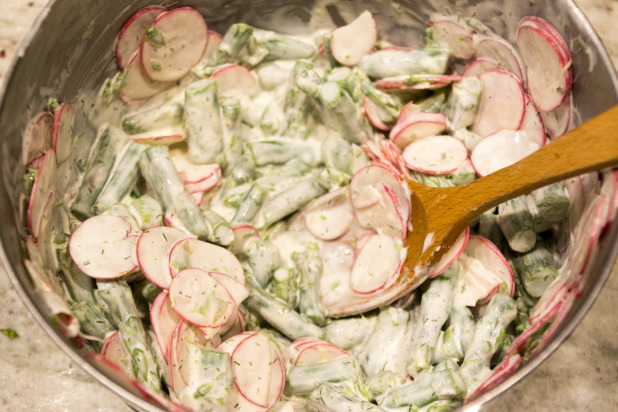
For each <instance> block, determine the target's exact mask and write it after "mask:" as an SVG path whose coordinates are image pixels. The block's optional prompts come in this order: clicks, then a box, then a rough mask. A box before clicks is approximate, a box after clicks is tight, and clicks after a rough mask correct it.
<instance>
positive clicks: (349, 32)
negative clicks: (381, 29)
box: [331, 10, 378, 66]
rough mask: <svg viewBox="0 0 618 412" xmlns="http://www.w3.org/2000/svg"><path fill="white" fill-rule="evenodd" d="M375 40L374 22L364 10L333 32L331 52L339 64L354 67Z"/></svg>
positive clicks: (376, 31)
mask: <svg viewBox="0 0 618 412" xmlns="http://www.w3.org/2000/svg"><path fill="white" fill-rule="evenodd" d="M377 39H378V30H377V29H376V22H375V20H374V19H373V16H372V15H371V13H370V12H369V11H367V10H365V11H364V12H362V13H361V14H360V16H358V17H357V18H356V20H354V21H353V22H352V23H350V24H348V25H346V26H343V27H339V28H338V29H336V30H335V31H334V32H333V38H332V40H331V51H332V53H333V57H334V58H335V60H337V61H338V62H339V63H341V64H343V65H344V66H354V65H355V64H358V63H360V61H361V60H362V59H363V57H365V55H366V54H367V53H369V52H370V51H371V49H372V48H373V45H374V44H375V42H376V40H377Z"/></svg>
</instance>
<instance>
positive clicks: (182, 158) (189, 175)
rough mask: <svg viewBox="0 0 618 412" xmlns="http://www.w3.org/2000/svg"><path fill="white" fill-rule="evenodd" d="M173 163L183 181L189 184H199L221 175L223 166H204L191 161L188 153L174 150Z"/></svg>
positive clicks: (215, 164)
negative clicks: (216, 174) (213, 176)
mask: <svg viewBox="0 0 618 412" xmlns="http://www.w3.org/2000/svg"><path fill="white" fill-rule="evenodd" d="M171 157H172V162H173V163H174V167H175V168H176V171H178V175H179V176H180V178H181V179H182V181H183V182H184V183H185V184H187V183H189V184H191V183H199V182H202V181H204V180H206V179H209V178H211V177H212V175H213V174H214V173H218V174H219V176H220V175H221V166H220V165H219V164H217V163H214V164H209V165H204V164H196V163H194V162H192V161H191V159H190V158H189V155H188V154H187V152H186V151H184V150H183V151H180V150H173V151H172V152H171Z"/></svg>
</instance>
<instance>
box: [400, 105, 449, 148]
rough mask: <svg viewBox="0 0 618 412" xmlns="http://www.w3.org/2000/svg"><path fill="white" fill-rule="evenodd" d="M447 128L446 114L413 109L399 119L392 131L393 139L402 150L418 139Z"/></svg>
mask: <svg viewBox="0 0 618 412" xmlns="http://www.w3.org/2000/svg"><path fill="white" fill-rule="evenodd" d="M445 130H446V115H445V114H444V113H430V112H423V111H413V112H411V113H409V114H408V115H407V116H405V117H402V118H400V119H398V120H397V124H396V125H395V127H393V130H391V133H390V139H391V141H392V142H393V143H394V144H395V146H397V147H398V148H399V149H400V150H403V149H405V148H406V147H407V146H408V145H409V144H410V143H412V142H413V141H415V140H417V139H422V138H425V137H428V136H435V135H439V134H442V132H444V131H445Z"/></svg>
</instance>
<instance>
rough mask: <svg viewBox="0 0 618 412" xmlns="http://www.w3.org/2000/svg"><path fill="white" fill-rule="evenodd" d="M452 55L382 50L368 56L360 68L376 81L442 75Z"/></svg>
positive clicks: (425, 51)
mask: <svg viewBox="0 0 618 412" xmlns="http://www.w3.org/2000/svg"><path fill="white" fill-rule="evenodd" d="M450 54H451V53H450V51H448V50H445V49H425V50H409V51H408V50H380V51H377V52H375V53H371V54H368V55H367V56H366V57H365V58H364V59H363V61H361V62H360V64H359V65H358V67H359V68H360V69H361V70H362V71H363V72H365V74H367V75H368V76H369V77H371V78H374V79H382V78H385V77H395V76H410V75H413V74H442V73H444V72H445V71H446V66H447V63H448V59H449V57H450Z"/></svg>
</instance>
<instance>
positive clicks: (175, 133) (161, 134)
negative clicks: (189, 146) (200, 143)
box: [131, 125, 186, 146]
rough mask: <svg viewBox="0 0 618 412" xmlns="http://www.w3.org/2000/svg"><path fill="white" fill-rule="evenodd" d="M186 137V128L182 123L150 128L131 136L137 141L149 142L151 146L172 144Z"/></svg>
mask: <svg viewBox="0 0 618 412" xmlns="http://www.w3.org/2000/svg"><path fill="white" fill-rule="evenodd" d="M185 139H186V137H185V132H184V129H183V128H182V126H180V125H177V126H169V127H165V128H162V129H157V130H150V131H148V132H144V133H138V134H134V135H132V136H131V140H132V141H134V142H135V143H141V144H147V145H151V146H156V145H164V146H170V145H173V144H176V143H180V142H183V141H184V140H185Z"/></svg>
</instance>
